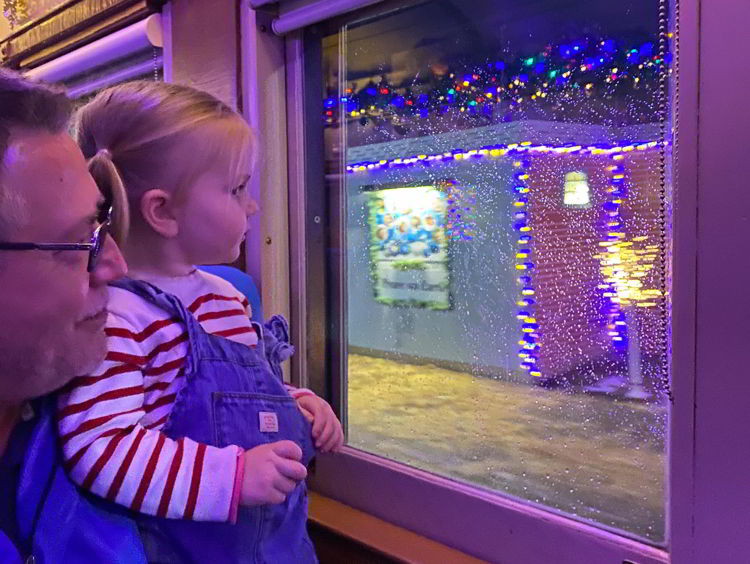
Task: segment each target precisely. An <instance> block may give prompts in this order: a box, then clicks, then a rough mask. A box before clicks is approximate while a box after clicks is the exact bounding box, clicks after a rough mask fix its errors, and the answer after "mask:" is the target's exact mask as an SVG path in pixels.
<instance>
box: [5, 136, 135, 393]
mask: <svg viewBox="0 0 750 564" xmlns="http://www.w3.org/2000/svg"><path fill="white" fill-rule="evenodd" d="M0 182H2V183H3V186H4V188H5V189H6V190H8V191H13V192H15V193H17V194H22V195H23V199H24V200H25V201H26V204H27V206H28V212H29V213H28V218H29V220H28V221H25V222H22V224H21V225H20V226H19V228H18V229H16V230H15V231H14V232H12V233H5V234H3V235H4V237H3V238H4V239H5V240H7V241H19V242H34V243H78V242H83V243H86V242H88V241H89V240H90V237H91V234H92V232H93V229H94V228H95V227H96V226H97V224H96V216H97V208H98V205H99V204H100V194H99V191H98V189H97V187H96V184H95V183H94V181H93V179H92V178H91V176H90V175H89V173H88V170H87V168H86V162H85V160H84V158H83V155H82V154H81V152H80V150H79V149H78V147H77V146H76V144H75V143H74V142H73V140H72V139H71V138H70V136H68V135H67V134H65V133H60V134H50V133H42V132H25V131H17V132H16V133H15V134H13V135H11V142H10V146H9V148H8V151H7V152H6V155H5V161H4V170H3V171H2V173H1V174H0ZM87 260H88V253H87V252H86V251H0V289H2V290H1V291H0V404H3V403H15V402H19V401H22V400H25V399H29V398H32V397H36V396H39V395H43V394H45V393H48V392H50V391H52V390H55V389H56V388H59V387H60V386H62V385H63V384H65V383H66V382H67V381H68V380H70V379H71V378H73V377H75V376H79V375H81V374H85V373H88V372H90V371H92V370H93V369H94V368H96V366H97V365H98V364H99V362H101V361H102V360H103V359H104V355H105V354H106V338H105V335H104V323H105V321H106V305H107V282H109V281H110V280H113V279H117V278H119V277H121V276H122V275H123V274H124V273H125V270H126V267H125V262H124V260H123V258H122V255H121V254H120V251H119V250H118V249H117V246H116V245H115V243H114V241H112V239H111V238H110V237H109V236H108V237H107V240H106V241H105V242H104V245H103V248H102V251H101V254H100V255H99V261H98V263H97V267H96V268H95V269H94V271H93V272H90V273H89V272H87V271H86V266H87Z"/></svg>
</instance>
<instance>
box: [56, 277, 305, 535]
mask: <svg viewBox="0 0 750 564" xmlns="http://www.w3.org/2000/svg"><path fill="white" fill-rule="evenodd" d="M148 281H149V282H151V283H153V284H155V285H156V286H158V287H160V288H161V289H162V290H164V291H166V292H169V293H171V294H174V295H176V296H177V297H178V298H180V300H181V301H182V302H183V303H184V304H185V305H186V306H187V308H188V309H189V310H190V311H191V312H192V313H193V314H194V315H195V317H196V318H197V320H198V321H199V322H200V324H201V326H202V327H203V328H204V329H205V330H206V331H207V332H209V333H213V334H215V335H221V336H224V337H226V338H229V339H232V340H234V341H237V342H240V343H244V344H246V345H248V346H254V345H255V344H256V343H257V338H258V337H257V334H256V332H255V329H254V328H253V326H252V325H251V323H250V320H249V315H250V311H249V305H248V302H247V300H246V298H245V297H244V296H243V295H242V294H241V293H240V292H238V291H237V290H236V289H235V288H234V286H232V285H231V284H229V283H228V282H226V281H225V280H223V279H222V278H219V277H217V276H214V275H212V274H208V273H205V272H202V271H199V270H196V271H194V272H193V273H191V274H189V275H187V276H183V277H179V278H158V279H155V278H153V277H149V278H148ZM108 310H109V316H108V318H107V327H106V330H105V331H106V334H107V346H108V351H109V352H108V353H107V356H106V359H105V360H104V362H103V363H102V364H101V366H99V368H98V369H97V370H96V371H95V372H93V373H92V374H90V375H88V376H82V377H78V378H75V379H74V380H73V381H72V382H70V384H69V385H68V386H67V387H66V388H65V389H64V390H63V393H61V394H60V396H59V411H58V421H59V433H60V442H61V444H62V449H63V454H64V458H65V464H66V470H67V471H68V473H69V475H70V477H71V478H72V479H73V481H74V482H76V483H77V484H79V485H80V486H81V487H83V488H84V489H86V490H88V491H91V492H93V493H95V494H97V495H99V496H101V497H104V498H106V499H109V500H110V501H113V502H115V503H118V504H120V505H123V506H125V507H128V508H130V509H132V510H134V511H139V512H141V513H147V514H150V515H156V516H159V517H169V518H184V519H193V520H198V521H226V520H228V519H230V518H231V515H232V514H233V513H234V512H235V510H236V507H233V503H236V501H237V498H236V496H235V497H234V499H233V490H234V485H235V478H236V476H235V474H236V472H237V468H238V464H237V459H238V456H239V455H240V454H241V452H242V449H240V448H239V447H236V446H228V447H226V448H217V447H213V446H207V445H203V444H199V443H196V442H195V441H192V440H190V439H187V438H183V439H180V440H176V441H175V440H172V439H169V438H167V437H166V436H165V435H163V434H162V433H161V432H160V429H161V428H162V427H163V426H164V424H165V422H166V420H167V417H168V416H169V413H170V412H171V410H172V407H173V404H174V401H175V398H176V396H177V393H178V391H179V390H180V388H181V387H182V385H183V384H184V374H183V364H184V362H185V357H186V355H187V348H188V344H187V332H186V329H185V327H184V325H183V324H182V323H181V322H180V321H179V320H177V319H175V318H171V317H170V316H169V315H168V314H167V312H165V311H164V310H162V309H160V308H158V307H156V306H154V305H152V304H149V303H147V302H146V301H144V300H142V299H141V298H139V297H138V296H136V295H135V294H133V293H131V292H128V291H127V290H122V289H119V288H110V290H109V306H108ZM289 389H290V392H291V393H292V395H293V396H294V397H299V396H301V395H305V394H309V393H311V392H309V391H308V390H298V389H294V388H289ZM247 471H248V472H251V471H252V469H250V468H248V469H247ZM237 477H239V476H237Z"/></svg>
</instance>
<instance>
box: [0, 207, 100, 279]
mask: <svg viewBox="0 0 750 564" xmlns="http://www.w3.org/2000/svg"><path fill="white" fill-rule="evenodd" d="M111 223H112V206H110V207H109V209H108V210H107V213H106V216H105V218H104V220H103V221H102V222H101V223H100V224H99V227H97V228H96V229H95V230H94V234H93V235H92V236H91V242H90V243H20V242H19V243H15V242H10V241H0V251H88V252H89V261H88V264H87V265H86V271H87V272H93V271H94V269H95V268H96V263H97V261H98V260H99V255H100V254H101V251H102V248H103V247H104V240H105V239H106V238H107V234H108V233H109V228H110V225H111Z"/></svg>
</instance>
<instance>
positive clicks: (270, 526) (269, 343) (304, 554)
mask: <svg viewBox="0 0 750 564" xmlns="http://www.w3.org/2000/svg"><path fill="white" fill-rule="evenodd" d="M115 285H116V286H117V287H119V288H123V289H126V290H129V291H131V292H133V293H135V294H137V295H138V296H140V297H141V298H142V299H144V300H146V301H148V302H149V303H152V304H154V305H156V306H158V307H160V308H162V309H163V310H165V311H166V312H168V313H169V314H170V315H172V316H177V317H179V318H180V319H181V320H182V323H183V324H184V325H185V327H186V328H187V333H188V353H187V358H186V360H185V366H184V371H185V385H184V386H183V388H182V389H181V390H180V391H179V393H178V394H177V398H176V400H175V404H174V407H173V408H172V412H171V413H170V415H169V418H168V420H167V422H166V423H165V425H164V428H163V429H162V432H163V433H164V434H165V435H166V436H168V437H169V438H171V439H180V438H182V437H188V438H190V439H192V440H194V441H197V442H200V443H204V444H207V445H212V446H216V447H225V446H228V445H237V446H240V447H242V448H244V449H249V448H252V447H254V446H258V445H262V444H265V443H271V442H276V441H279V440H284V439H288V440H291V441H293V442H295V443H297V444H298V445H299V446H300V447H301V449H302V452H303V459H302V463H303V464H305V465H307V464H308V463H309V462H310V460H311V459H312V458H313V456H314V455H315V450H314V447H313V441H312V434H311V431H312V429H311V426H310V424H309V423H308V422H307V420H306V419H305V418H304V416H303V415H302V413H301V412H300V410H299V408H298V407H297V403H296V401H295V400H294V399H293V398H292V397H291V396H290V395H289V394H288V392H287V391H286V388H285V387H284V384H283V380H282V373H281V362H282V361H284V360H285V359H287V358H289V357H290V356H291V355H292V353H293V350H294V349H293V348H292V347H291V345H289V342H288V341H289V335H288V326H287V323H286V320H284V318H282V317H280V316H275V317H274V318H272V319H271V320H270V321H269V322H268V323H266V326H265V329H264V330H263V331H262V335H263V338H262V339H259V342H258V344H257V346H256V347H255V348H252V347H248V346H246V345H244V344H241V343H237V342H234V341H231V340H229V339H226V338H223V337H217V336H215V335H211V334H209V333H207V332H206V331H204V330H203V328H202V327H201V326H200V324H199V323H198V321H197V320H196V319H195V317H194V316H193V315H192V314H191V313H190V312H188V311H187V309H186V308H185V307H184V306H183V304H182V303H181V302H180V301H179V300H178V299H177V298H176V297H174V296H172V295H170V294H166V293H164V292H162V291H161V290H159V289H158V288H156V287H154V286H151V285H150V284H147V283H145V282H139V281H134V280H129V279H123V280H121V281H119V282H117V283H115ZM258 331H259V333H260V332H261V331H260V327H259V326H258ZM261 414H264V415H265V416H266V417H267V416H268V414H273V415H271V417H272V418H273V419H274V420H275V421H276V422H277V425H274V428H275V427H276V426H277V427H278V430H277V431H273V432H269V431H268V428H267V427H266V428H265V429H264V431H261V426H260V418H261V417H262V415H261ZM245 471H246V472H252V471H253V469H252V468H246V469H245ZM136 519H137V520H138V526H139V528H140V530H141V537H142V540H143V545H144V547H145V549H146V554H147V556H148V560H149V562H160V563H165V564H166V563H173V562H200V563H204V562H243V563H245V562H246V563H258V564H260V563H265V564H284V563H295V564H298V563H299V564H305V563H317V558H316V556H315V549H314V548H313V545H312V542H311V541H310V538H309V536H308V534H307V528H306V525H307V488H306V486H305V483H304V481H303V482H301V483H300V484H299V485H298V486H297V488H296V489H295V490H294V491H293V492H292V493H291V494H289V496H287V499H286V501H285V502H284V503H280V504H278V505H263V506H258V507H251V508H247V507H240V508H239V513H238V518H237V524H235V525H232V524H229V523H215V522H199V521H186V520H179V519H159V518H155V517H150V516H147V515H138V516H137V517H136Z"/></svg>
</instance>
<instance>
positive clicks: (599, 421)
mask: <svg viewBox="0 0 750 564" xmlns="http://www.w3.org/2000/svg"><path fill="white" fill-rule="evenodd" d="M348 417H349V444H350V445H351V446H353V447H356V448H361V449H363V450H367V451H369V452H373V453H376V454H379V455H382V456H386V457H388V458H392V459H394V460H398V461H400V462H404V463H407V464H410V465H412V466H415V467H417V468H421V469H424V470H428V471H432V472H435V473H438V474H441V475H445V476H449V477H452V478H456V479H459V480H463V481H466V482H471V483H474V484H478V485H481V486H484V487H488V488H491V489H493V490H497V491H500V492H505V493H508V494H510V495H513V496H517V497H520V498H524V499H527V500H531V501H534V502H537V503H540V504H543V505H545V506H547V507H553V508H555V509H558V510H561V511H563V512H565V513H569V514H573V515H576V516H578V517H580V518H582V519H584V520H592V521H595V522H596V523H600V524H603V525H605V526H608V527H615V528H617V529H622V530H625V531H627V532H629V533H631V534H634V535H637V536H640V537H645V538H647V539H649V540H650V541H651V542H654V543H660V542H663V539H664V503H665V502H664V465H665V454H664V451H665V446H664V437H665V435H666V409H665V408H664V407H663V406H658V405H655V404H647V403H637V402H631V401H622V400H619V401H618V400H613V399H611V398H608V397H603V396H593V395H587V394H582V393H576V394H571V393H565V392H561V391H556V390H548V389H543V388H539V387H534V386H527V385H523V384H513V383H508V382H501V381H497V380H491V379H487V378H479V377H474V376H472V375H471V374H466V373H462V372H454V371H451V370H446V369H443V368H438V367H434V366H419V365H414V364H404V363H399V362H394V361H393V360H385V359H381V358H373V357H368V356H362V355H350V356H349V415H348Z"/></svg>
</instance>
